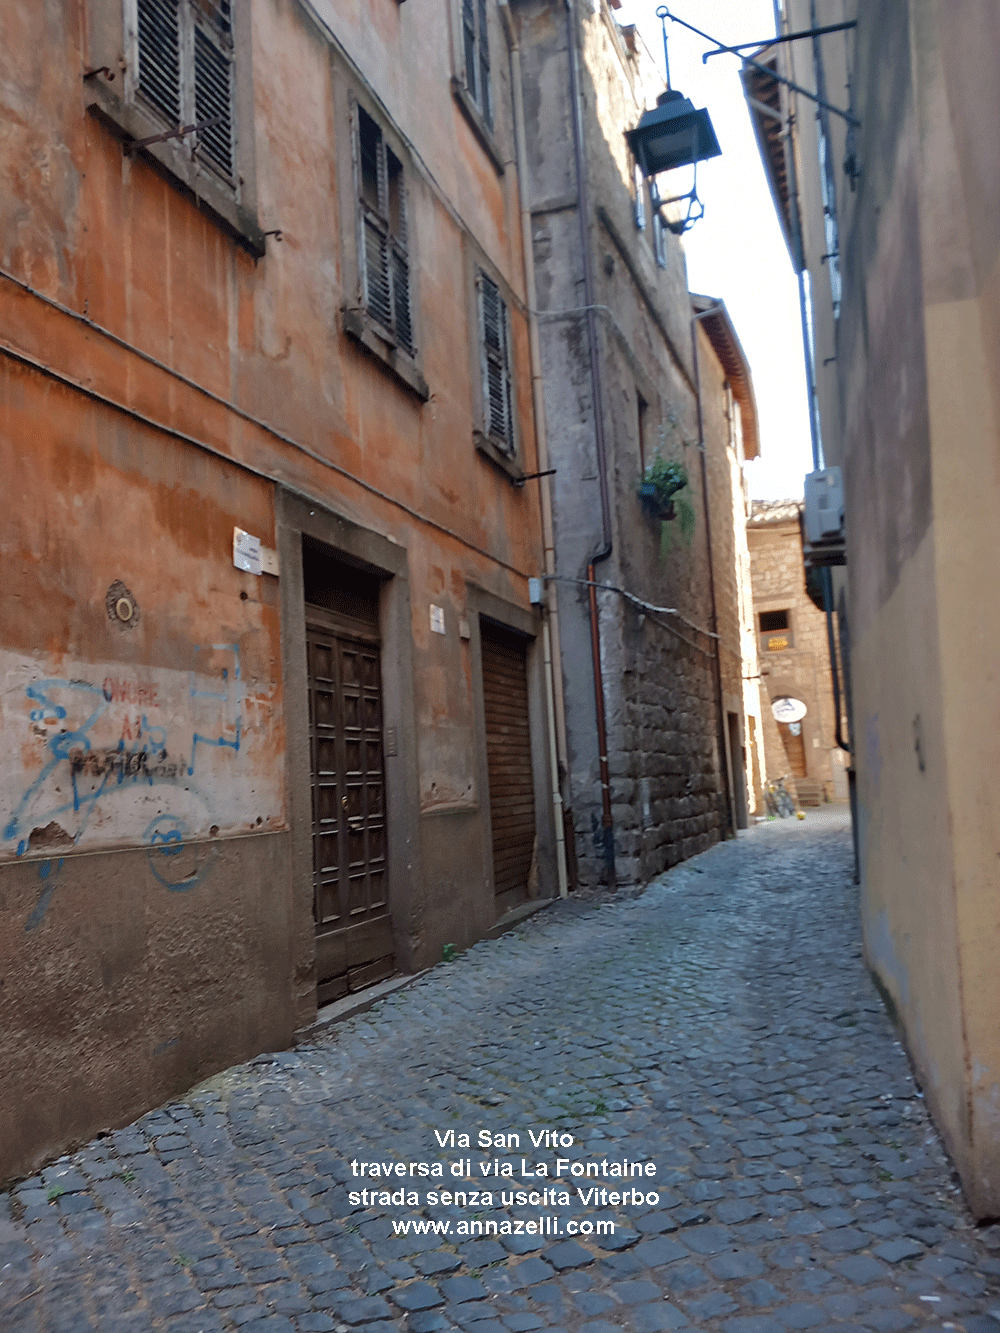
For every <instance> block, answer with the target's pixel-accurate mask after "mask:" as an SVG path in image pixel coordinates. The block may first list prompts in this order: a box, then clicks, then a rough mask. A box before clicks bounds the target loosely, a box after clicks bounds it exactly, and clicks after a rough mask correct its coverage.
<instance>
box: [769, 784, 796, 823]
mask: <svg viewBox="0 0 1000 1333" xmlns="http://www.w3.org/2000/svg"><path fill="white" fill-rule="evenodd" d="M764 802H765V804H766V805H767V812H768V814H770V815H780V816H781V818H782V819H784V818H785V817H786V816H787V815H794V814H795V802H794V801H793V800H792V798H791V795H790V794H789V792H788V789H787V788H786V786H785V779H784V777H780V778H773V779H772V780H771V781H770V782H768V783H766V784H765V786H764Z"/></svg>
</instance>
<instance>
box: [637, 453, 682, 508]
mask: <svg viewBox="0 0 1000 1333" xmlns="http://www.w3.org/2000/svg"><path fill="white" fill-rule="evenodd" d="M687 483H688V475H687V469H686V468H685V466H684V464H683V463H682V462H680V461H679V460H678V459H676V458H671V459H666V458H664V457H663V455H662V454H661V453H659V452H658V453H657V454H656V457H655V458H654V459H653V461H652V462H651V463H648V464H647V465H646V470H645V472H644V473H643V474H642V478H641V480H640V481H639V489H638V495H639V499H640V500H641V501H642V504H643V506H644V507H645V508H646V509H647V510H648V511H649V512H650V513H651V514H653V515H654V517H656V518H660V519H670V518H673V517H674V513H675V510H674V499H673V497H674V496H675V495H676V494H677V492H678V491H681V490H683V489H684V487H685V486H686V485H687Z"/></svg>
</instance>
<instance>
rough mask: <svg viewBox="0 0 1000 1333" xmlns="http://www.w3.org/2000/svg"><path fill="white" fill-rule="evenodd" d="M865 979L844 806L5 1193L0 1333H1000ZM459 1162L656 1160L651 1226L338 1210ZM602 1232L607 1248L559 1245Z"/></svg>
mask: <svg viewBox="0 0 1000 1333" xmlns="http://www.w3.org/2000/svg"><path fill="white" fill-rule="evenodd" d="M860 953H861V951H860V944H859V932H858V926H857V908H856V890H855V889H854V887H853V885H852V884H851V882H850V842H849V835H848V832H847V824H846V820H845V818H844V816H843V814H842V813H840V812H838V811H832V812H828V811H823V812H818V813H817V814H816V815H810V817H809V819H808V820H807V821H806V822H805V823H804V824H796V823H793V822H792V821H781V822H780V823H775V824H769V825H763V826H761V827H760V828H758V829H756V830H754V831H753V832H752V833H751V834H750V835H748V836H747V837H744V838H741V839H740V840H739V841H738V842H737V843H729V844H726V845H724V846H720V847H717V848H715V849H713V850H712V851H710V852H708V853H706V854H705V855H704V856H702V857H699V858H697V859H696V860H695V861H692V862H688V863H687V864H686V865H685V866H682V867H678V868H677V869H676V870H674V871H673V872H671V873H670V874H669V875H667V876H665V877H664V878H663V879H661V880H659V881H657V882H656V883H655V884H654V885H653V886H651V887H650V888H649V890H648V891H647V892H646V893H645V894H644V895H642V896H641V897H638V898H634V899H632V900H628V901H612V902H607V901H605V902H604V903H598V904H594V903H589V904H588V903H578V902H573V901H570V902H567V903H564V904H557V905H556V906H554V907H553V908H550V909H548V910H547V911H545V912H543V913H541V914H539V915H538V916H536V917H534V918H532V919H531V920H530V921H529V922H527V923H526V924H525V925H523V926H522V927H521V928H520V930H519V931H517V932H516V933H513V934H510V935H507V936H504V937H503V938H501V939H500V940H497V941H494V942H491V943H483V944H481V945H478V946H476V947H475V948H474V949H471V950H470V951H469V952H467V953H465V954H464V955H462V956H460V957H459V958H458V959H456V960H455V961H454V962H451V963H449V964H446V965H442V966H441V967H439V968H437V969H435V970H434V971H433V972H432V973H429V974H427V975H426V976H424V977H423V978H421V979H419V980H418V981H416V982H415V983H414V984H413V985H412V986H410V987H409V988H407V989H405V990H402V991H400V992H398V993H397V994H396V995H394V996H393V997H391V998H390V999H388V1000H386V1001H384V1002H382V1003H381V1004H380V1005H379V1006H378V1007H377V1008H376V1009H374V1010H373V1011H371V1012H370V1013H368V1014H366V1015H363V1016H360V1017H357V1018H355V1019H352V1020H350V1021H348V1022H347V1023H345V1024H342V1025H341V1026H339V1027H338V1028H337V1029H336V1030H334V1031H333V1032H332V1033H331V1034H330V1035H329V1036H327V1037H325V1038H323V1039H322V1040H317V1041H316V1042H314V1043H313V1044H311V1045H308V1046H304V1047H300V1048H299V1050H298V1051H296V1052H292V1053H283V1054H279V1055H274V1056H265V1057H261V1058H259V1059H257V1060H255V1061H254V1062H253V1063H252V1064H250V1065H247V1066H243V1067H241V1068H239V1069H235V1070H230V1071H228V1072H227V1073H226V1074H225V1075H223V1076H221V1077H220V1078H218V1079H216V1080H213V1081H212V1082H211V1083H210V1084H208V1085H204V1086H203V1087H202V1088H200V1089H196V1090H195V1091H194V1092H193V1093H192V1094H190V1096H189V1097H188V1098H186V1099H183V1100H180V1101H178V1102H175V1103H172V1104H171V1105H169V1106H165V1107H162V1108H161V1109H159V1110H157V1111H154V1112H152V1113H151V1114H149V1115H147V1116H144V1117H143V1118H142V1119H141V1120H140V1121H139V1122H138V1123H136V1124H135V1125H133V1126H131V1127H129V1128H127V1129H124V1130H120V1131H117V1132H115V1133H112V1134H110V1135H108V1136H106V1137H103V1138H101V1139H99V1140H95V1141H94V1142H92V1143H91V1144H89V1145H88V1146H87V1147H86V1148H84V1149H83V1150H82V1151H81V1152H78V1153H76V1154H74V1155H72V1156H70V1157H66V1158H64V1159H62V1160H60V1161H59V1162H57V1163H55V1164H54V1165H53V1166H51V1167H49V1168H48V1169H46V1170H44V1171H43V1172H42V1173H41V1175H40V1176H38V1177H35V1178H34V1179H32V1180H27V1181H24V1182H23V1183H22V1184H20V1185H19V1186H17V1187H16V1189H14V1190H13V1191H12V1192H11V1193H10V1194H9V1195H7V1196H0V1329H2V1330H3V1333H13V1331H14V1330H43V1329H44V1330H51V1333H62V1331H63V1330H65V1333H77V1330H82V1329H97V1330H101V1333H117V1330H125V1329H128V1330H144V1329H169V1330H171V1333H188V1331H189V1330H190V1331H191V1333H194V1331H195V1330H201V1331H202V1333H216V1331H217V1330H218V1331H221V1330H230V1329H241V1328H244V1327H246V1328H249V1329H250V1330H251V1333H294V1330H299V1331H300V1333H322V1331H323V1330H339V1333H347V1331H348V1330H358V1333H390V1330H393V1331H398V1333H437V1331H438V1330H446V1329H449V1328H460V1329H468V1330H470V1333H530V1330H533V1329H541V1328H563V1329H573V1330H582V1331H583V1333H615V1331H616V1330H620V1329H628V1330H635V1333H659V1331H660V1330H669V1329H675V1328H690V1329H703V1330H721V1333H785V1331H786V1330H795V1329H810V1328H815V1329H827V1328H829V1329H838V1330H841V1331H842V1333H846V1330H855V1329H864V1330H869V1331H875V1333H883V1331H885V1333H888V1331H889V1330H896V1329H913V1330H915V1333H917V1331H919V1330H923V1329H938V1328H945V1329H956V1330H965V1333H1000V1298H998V1297H997V1296H996V1294H995V1293H996V1290H997V1286H998V1281H1000V1234H998V1233H1000V1228H986V1229H980V1230H977V1229H976V1228H974V1227H973V1225H972V1223H971V1219H970V1218H969V1215H968V1213H967V1212H966V1210H965V1208H964V1205H963V1203H962V1200H961V1197H960V1195H959V1194H958V1192H957V1190H956V1187H955V1182H954V1178H953V1176H952V1172H951V1169H950V1166H949V1164H948V1163H947V1161H946V1159H945V1157H944V1155H943V1153H942V1150H941V1148H940V1145H939V1143H938V1140H937V1138H936V1136H935V1134H934V1133H933V1131H932V1129H931V1127H930V1124H929V1121H928V1118H927V1115H926V1112H925V1109H924V1105H923V1102H922V1100H921V1098H920V1094H919V1092H918V1091H917V1089H916V1088H915V1086H914V1084H913V1082H912V1080H911V1078H910V1074H909V1069H908V1065H907V1062H906V1059H905V1056H904V1054H903V1052H902V1050H901V1048H900V1046H899V1044H898V1042H897V1041H896V1040H895V1036H894V1032H893V1030H892V1028H891V1026H890V1024H889V1022H888V1020H887V1018H886V1015H885V1013H884V1010H883V1008H882V1005H881V1003H880V1001H879V999H878V996H877V995H876V993H875V991H874V989H873V987H872V985H871V983H870V981H869V980H868V978H867V975H866V973H865V971H864V968H863V965H862V962H861V956H860ZM529 1128H531V1129H536V1131H537V1130H543V1129H546V1128H548V1129H551V1130H555V1131H557V1132H559V1133H568V1134H571V1135H572V1136H573V1138H574V1140H575V1142H574V1145H573V1146H572V1147H571V1148H566V1149H558V1150H557V1151H549V1150H547V1149H545V1148H541V1149H538V1150H536V1149H534V1148H531V1147H530V1144H529V1143H528V1140H527V1138H526V1131H527V1130H528V1129H529ZM449 1129H454V1130H455V1131H456V1133H457V1134H458V1133H462V1132H466V1133H469V1134H470V1135H471V1138H472V1144H473V1149H472V1151H471V1152H470V1153H469V1154H462V1153H460V1152H458V1151H457V1150H452V1149H449V1148H440V1147H439V1146H438V1143H437V1140H436V1138H435V1134H434V1131H435V1130H437V1131H438V1132H439V1133H442V1134H443V1133H444V1132H445V1131H447V1130H449ZM480 1129H486V1130H488V1131H489V1132H490V1133H491V1134H492V1133H506V1132H510V1131H520V1132H521V1133H522V1138H521V1148H520V1151H516V1152H510V1153H507V1152H506V1151H500V1152H494V1151H488V1152H483V1151H481V1150H480V1151H477V1150H476V1149H475V1144H476V1141H477V1140H476V1135H477V1134H478V1131H479V1130H480ZM526 1146H527V1147H528V1151H527V1152H525V1151H524V1149H525V1147H526ZM464 1155H468V1156H471V1157H472V1158H473V1169H474V1170H477V1169H478V1168H477V1163H478V1161H480V1160H490V1159H492V1158H493V1157H498V1158H500V1159H506V1158H509V1159H510V1160H511V1161H513V1162H515V1163H517V1166H518V1169H519V1168H520V1158H521V1157H525V1158H526V1160H527V1161H528V1162H532V1161H540V1160H546V1161H548V1162H550V1163H554V1160H555V1158H556V1157H557V1156H563V1157H565V1158H567V1159H569V1160H570V1161H572V1162H575V1163H578V1164H581V1163H586V1162H588V1161H600V1160H601V1159H604V1158H606V1159H607V1160H609V1161H618V1160H621V1159H628V1160H633V1161H634V1160H652V1161H654V1162H655V1163H656V1165H657V1174H656V1177H655V1181H654V1182H650V1181H648V1180H644V1181H643V1182H642V1185H643V1190H648V1188H649V1186H650V1184H651V1183H653V1184H655V1186H656V1187H657V1189H658V1192H659V1198H658V1202H657V1204H656V1206H655V1207H649V1206H648V1205H646V1204H643V1205H641V1206H639V1207H631V1206H629V1207H623V1208H619V1209H614V1208H607V1207H604V1208H597V1209H591V1208H588V1207H587V1206H585V1205H584V1204H583V1203H582V1202H581V1201H580V1199H579V1198H577V1199H576V1203H575V1204H570V1205H569V1206H560V1207H558V1208H555V1209H549V1210H548V1214H549V1215H550V1216H555V1215H556V1214H558V1215H559V1216H560V1218H561V1221H560V1227H561V1228H562V1234H561V1235H560V1236H558V1237H557V1236H552V1235H548V1236H546V1235H541V1236H540V1235H530V1234H526V1233H525V1234H521V1235H514V1234H511V1235H503V1236H499V1237H493V1236H486V1237H483V1238H476V1237H465V1236H459V1235H458V1234H457V1233H456V1232H455V1228H457V1224H458V1222H459V1221H460V1220H461V1219H462V1218H463V1217H465V1218H466V1219H468V1217H469V1213H470V1208H469V1207H467V1208H464V1209H463V1208H458V1207H452V1208H445V1207H437V1208H424V1209H423V1216H424V1217H426V1218H431V1219H434V1220H438V1221H451V1222H452V1224H453V1234H452V1235H450V1236H442V1235H436V1236H434V1235H424V1236H419V1235H414V1234H412V1233H411V1234H410V1235H406V1236H401V1235H395V1234H394V1232H393V1225H392V1223H393V1220H394V1219H395V1220H396V1221H399V1220H400V1219H406V1218H408V1217H413V1216H420V1215H421V1214H420V1211H419V1210H415V1209H410V1208H407V1207H405V1206H404V1207H400V1206H396V1205H392V1206H389V1207H386V1208H378V1207H376V1208H364V1207H357V1208H353V1207H351V1205H350V1203H349V1201H348V1193H349V1191H350V1190H352V1189H358V1188H360V1187H361V1186H362V1185H364V1184H366V1183H368V1182H364V1181H361V1180H359V1179H357V1178H355V1177H354V1176H353V1175H352V1170H351V1166H350V1163H351V1162H352V1161H353V1160H362V1161H384V1162H391V1161H396V1160H398V1161H402V1162H409V1161H426V1162H433V1161H435V1160H442V1161H443V1162H444V1163H446V1164H450V1163H451V1162H452V1161H454V1160H455V1159H456V1158H457V1157H459V1156H464ZM445 1169H446V1170H448V1169H449V1167H448V1165H446V1166H445ZM382 1183H384V1184H385V1187H386V1188H391V1189H393V1190H395V1189H397V1188H402V1187H404V1186H405V1188H406V1189H410V1188H413V1187H415V1186H414V1183H413V1182H410V1181H409V1180H406V1181H400V1180H392V1181H391V1182H382ZM511 1183H512V1182H510V1181H508V1182H507V1186H508V1187H509V1186H510V1185H511ZM513 1183H514V1184H516V1185H518V1186H520V1187H522V1188H524V1187H527V1185H532V1184H534V1182H531V1181H528V1182H524V1181H522V1180H520V1179H517V1180H516V1181H515V1182H513ZM540 1183H545V1184H548V1185H551V1184H552V1182H551V1181H548V1182H540ZM579 1183H581V1184H583V1185H587V1186H590V1185H593V1184H595V1183H596V1184H598V1185H603V1186H614V1185H615V1184H616V1183H618V1184H620V1182H615V1181H613V1180H600V1181H596V1182H595V1181H593V1180H584V1181H581V1182H579ZM635 1183H636V1182H633V1181H629V1182H627V1184H628V1185H629V1186H631V1185H633V1184H635ZM419 1184H420V1188H421V1190H425V1189H426V1187H427V1186H428V1185H429V1184H438V1185H443V1186H444V1187H446V1188H448V1187H456V1188H461V1187H462V1182H461V1181H460V1180H457V1179H453V1178H446V1179H445V1180H444V1181H441V1182H434V1181H427V1180H424V1181H421V1182H419ZM484 1184H485V1183H484V1182H483V1181H482V1180H480V1181H479V1183H478V1186H477V1188H483V1187H484ZM493 1184H494V1187H496V1185H497V1184H502V1182H493ZM574 1197H575V1195H574ZM471 1211H474V1212H479V1213H480V1214H481V1216H480V1218H479V1219H473V1220H483V1219H489V1218H491V1217H492V1218H494V1219H495V1218H497V1217H500V1216H507V1217H511V1218H514V1219H518V1218H520V1219H522V1220H524V1219H534V1218H536V1217H538V1216H539V1215H540V1213H542V1212H543V1211H544V1210H541V1209H539V1208H537V1207H527V1208H518V1207H516V1206H515V1207H513V1208H505V1209H500V1208H498V1207H496V1206H494V1207H493V1208H492V1209H486V1210H485V1211H483V1210H480V1209H472V1210H471ZM596 1218H605V1219H608V1218H613V1219H614V1220H616V1221H617V1223H618V1230H617V1231H616V1234H615V1235H614V1236H613V1237H610V1236H602V1237H600V1238H599V1239H598V1238H597V1237H596V1236H594V1235H582V1236H580V1237H579V1239H571V1238H569V1237H568V1235H567V1234H566V1232H567V1231H568V1229H569V1225H570V1223H576V1224H580V1223H589V1222H590V1221H591V1220H593V1219H596ZM991 1312H995V1313H991Z"/></svg>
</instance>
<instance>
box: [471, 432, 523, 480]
mask: <svg viewBox="0 0 1000 1333" xmlns="http://www.w3.org/2000/svg"><path fill="white" fill-rule="evenodd" d="M472 439H473V441H474V443H475V446H476V452H477V453H478V454H481V455H482V457H483V458H486V459H488V460H489V462H491V463H492V464H493V466H494V467H496V468H499V469H500V471H501V472H502V473H503V474H504V475H505V476H506V478H507V480H508V481H510V482H511V483H512V485H514V486H520V485H521V483H522V482H523V481H524V472H523V470H522V469H521V467H520V466H519V464H518V462H517V459H516V458H511V457H510V455H509V454H505V453H504V452H503V450H501V449H498V448H497V446H496V445H495V444H494V443H493V441H492V440H491V439H490V437H489V436H488V435H486V434H484V432H483V431H481V430H474V431H473V432H472Z"/></svg>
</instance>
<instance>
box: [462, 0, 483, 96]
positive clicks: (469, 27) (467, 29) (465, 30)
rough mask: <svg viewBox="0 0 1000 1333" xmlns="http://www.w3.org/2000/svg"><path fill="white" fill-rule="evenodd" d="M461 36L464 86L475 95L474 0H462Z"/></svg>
mask: <svg viewBox="0 0 1000 1333" xmlns="http://www.w3.org/2000/svg"><path fill="white" fill-rule="evenodd" d="M462 38H463V40H464V43H465V86H466V88H467V89H468V90H469V96H470V97H471V98H472V99H473V101H476V102H478V100H479V99H478V98H477V97H476V10H475V0H462Z"/></svg>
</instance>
